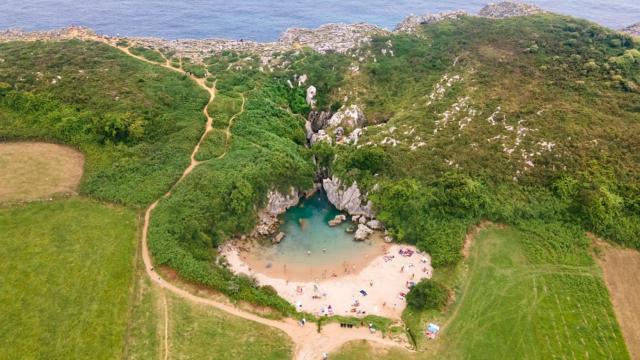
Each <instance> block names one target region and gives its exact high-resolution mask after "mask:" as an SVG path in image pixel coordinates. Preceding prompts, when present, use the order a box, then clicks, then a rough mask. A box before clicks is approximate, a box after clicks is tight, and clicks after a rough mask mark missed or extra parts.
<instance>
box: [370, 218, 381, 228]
mask: <svg viewBox="0 0 640 360" xmlns="http://www.w3.org/2000/svg"><path fill="white" fill-rule="evenodd" d="M367 227H369V228H370V229H373V230H382V229H384V226H383V225H382V223H381V222H380V220H376V219H372V220H369V221H367Z"/></svg>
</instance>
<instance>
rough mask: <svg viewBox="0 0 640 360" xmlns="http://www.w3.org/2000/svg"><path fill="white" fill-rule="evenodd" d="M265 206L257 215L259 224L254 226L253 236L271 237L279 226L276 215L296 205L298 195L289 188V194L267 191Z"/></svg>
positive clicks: (294, 190)
mask: <svg viewBox="0 0 640 360" xmlns="http://www.w3.org/2000/svg"><path fill="white" fill-rule="evenodd" d="M267 199H268V200H267V206H266V207H265V208H264V209H262V210H261V211H260V213H259V214H258V216H259V218H260V223H259V224H258V226H256V228H255V230H254V234H253V235H263V236H265V235H273V234H275V233H276V231H277V230H278V226H279V225H280V223H279V221H278V215H280V214H282V213H284V212H285V211H287V209H288V208H290V207H292V206H296V205H298V202H299V201H300V194H299V192H298V190H297V189H294V188H291V189H290V191H289V194H286V195H285V194H281V193H280V192H278V191H276V190H272V191H269V194H268V195H267Z"/></svg>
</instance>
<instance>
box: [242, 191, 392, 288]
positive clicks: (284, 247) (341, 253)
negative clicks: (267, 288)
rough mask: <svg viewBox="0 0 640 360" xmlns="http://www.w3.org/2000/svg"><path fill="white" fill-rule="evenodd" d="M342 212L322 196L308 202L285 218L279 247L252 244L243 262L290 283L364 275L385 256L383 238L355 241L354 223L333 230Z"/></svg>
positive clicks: (302, 203)
mask: <svg viewBox="0 0 640 360" xmlns="http://www.w3.org/2000/svg"><path fill="white" fill-rule="evenodd" d="M338 214H340V212H339V211H338V210H337V209H335V208H334V207H333V205H331V203H330V202H329V201H328V199H327V197H326V195H325V194H324V193H322V192H318V193H316V194H315V195H314V196H312V197H310V198H308V199H305V200H303V201H301V202H300V204H298V205H297V206H294V207H292V208H290V209H289V210H287V212H286V213H285V214H283V215H282V220H283V224H282V225H281V226H280V231H282V232H284V233H285V238H284V239H283V240H282V242H280V243H279V244H271V243H268V242H266V241H265V242H261V243H256V242H254V243H252V245H251V246H250V247H249V249H248V251H246V252H243V253H242V259H243V260H244V261H245V262H246V263H247V264H248V265H249V266H250V267H251V268H252V269H253V270H255V271H258V272H261V273H264V274H266V275H269V276H271V277H276V278H283V279H287V280H317V279H326V278H329V277H339V276H343V275H346V274H353V273H357V272H358V271H360V270H361V269H362V268H363V267H364V266H366V265H367V264H368V263H369V262H371V260H373V259H374V258H375V257H377V256H379V255H381V254H383V253H384V248H385V246H384V245H385V244H384V242H383V241H382V239H381V236H380V234H373V235H372V236H371V237H370V239H368V240H366V241H355V240H354V239H353V234H350V233H348V232H347V231H346V230H347V228H348V227H349V226H352V223H351V221H350V219H349V218H348V219H347V221H345V222H344V223H342V224H340V225H338V226H335V227H331V226H329V225H328V221H329V220H331V219H333V218H334V217H335V216H336V215H338Z"/></svg>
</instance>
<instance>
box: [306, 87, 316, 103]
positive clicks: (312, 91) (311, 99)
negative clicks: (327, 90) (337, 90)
mask: <svg viewBox="0 0 640 360" xmlns="http://www.w3.org/2000/svg"><path fill="white" fill-rule="evenodd" d="M316 93H317V90H316V87H315V86H313V85H311V86H309V87H308V88H307V97H306V100H307V104H308V105H309V106H311V107H312V108H313V107H314V106H316Z"/></svg>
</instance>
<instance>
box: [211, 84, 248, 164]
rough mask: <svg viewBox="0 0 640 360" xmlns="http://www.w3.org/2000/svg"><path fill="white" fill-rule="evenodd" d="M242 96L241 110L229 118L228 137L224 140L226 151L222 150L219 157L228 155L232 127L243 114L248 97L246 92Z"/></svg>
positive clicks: (226, 134) (226, 133)
mask: <svg viewBox="0 0 640 360" xmlns="http://www.w3.org/2000/svg"><path fill="white" fill-rule="evenodd" d="M240 96H242V104H241V105H240V112H238V113H236V114H234V115H233V116H232V117H230V118H229V124H227V129H226V130H225V136H226V138H225V141H224V151H223V152H222V154H220V156H218V159H222V158H223V157H225V155H227V150H228V149H229V146H230V141H231V128H232V127H233V122H234V121H235V120H236V118H237V117H238V116H240V115H242V113H243V112H244V102H245V100H246V98H245V97H244V94H240Z"/></svg>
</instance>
